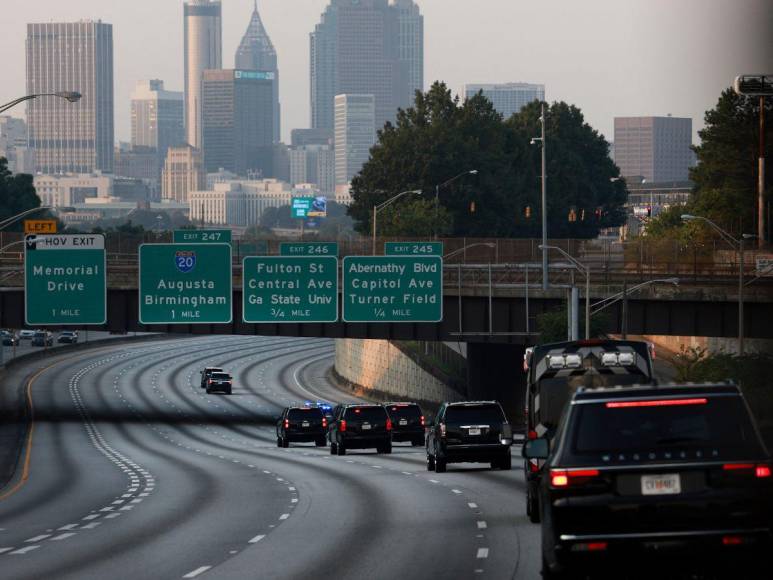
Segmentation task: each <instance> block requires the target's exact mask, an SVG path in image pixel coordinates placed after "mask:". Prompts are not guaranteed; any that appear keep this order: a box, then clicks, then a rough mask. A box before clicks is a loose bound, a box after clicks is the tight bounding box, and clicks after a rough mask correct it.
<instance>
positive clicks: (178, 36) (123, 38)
mask: <svg viewBox="0 0 773 580" xmlns="http://www.w3.org/2000/svg"><path fill="white" fill-rule="evenodd" d="M146 3H147V7H146V8H147V9H144V8H143V7H144V6H145V4H146ZM30 4H33V3H27V4H20V5H19V6H18V8H17V9H15V10H14V11H11V12H10V13H9V14H7V15H6V19H5V25H6V30H7V35H6V36H5V40H4V49H5V50H4V53H5V55H6V63H7V67H6V70H7V72H6V76H5V79H4V80H5V81H6V82H4V83H3V85H2V87H0V101H2V102H5V101H9V100H11V99H13V98H15V97H17V96H20V95H21V94H23V93H24V86H25V79H24V35H25V31H26V24H27V23H32V22H46V21H69V22H72V21H78V20H81V19H99V18H101V19H103V21H106V22H109V23H110V24H112V25H113V27H114V31H115V35H116V47H115V52H116V55H115V115H116V141H117V140H122V141H125V140H128V137H129V133H130V131H129V128H130V119H129V107H128V103H129V97H130V93H131V91H132V89H133V87H134V86H135V84H136V81H138V80H141V79H147V78H159V79H162V80H164V81H165V83H166V86H167V87H168V89H169V90H181V89H182V87H183V83H182V79H183V74H182V73H183V70H182V52H183V24H182V14H183V3H182V0H180V2H176V1H175V2H164V3H150V2H149V1H147V0H137V2H135V3H134V4H133V5H132V6H131V7H128V6H126V7H125V6H123V5H121V6H119V7H114V8H113V7H111V9H110V10H107V9H105V7H104V3H102V2H97V1H96V0H73V1H72V2H69V3H67V4H59V3H45V5H43V6H41V5H40V4H41V3H34V5H30ZM327 4H328V2H327V0H302V1H300V2H299V3H298V5H297V7H296V9H295V10H294V11H293V13H292V16H293V18H292V19H288V18H287V2H286V0H261V1H260V2H259V10H260V14H261V18H262V20H263V22H264V24H265V26H266V28H267V29H268V30H269V31H270V32H271V37H272V39H273V41H274V45H275V47H276V51H277V55H278V60H279V66H280V68H282V70H283V73H282V85H281V87H280V91H281V95H282V127H283V132H282V140H283V141H289V134H290V131H291V130H292V129H295V128H303V127H308V126H310V119H309V108H310V107H309V97H308V95H309V81H308V71H309V62H308V60H309V55H308V35H309V33H310V32H311V31H313V29H314V26H315V25H316V23H317V22H318V21H319V18H320V15H321V14H322V12H323V11H324V10H325V8H326V6H327ZM487 4H488V5H490V6H488V7H489V8H491V9H496V10H498V12H499V14H500V15H501V18H497V19H490V18H488V17H487V16H486V15H485V14H484V13H483V11H480V12H472V11H470V10H469V3H468V2H464V1H462V0H420V1H419V2H418V5H419V8H420V9H421V11H422V14H423V15H424V25H425V62H424V64H425V75H424V77H425V87H424V88H425V89H426V88H427V85H429V84H430V83H431V82H433V81H434V80H436V79H437V80H443V81H444V82H446V84H447V85H448V86H449V87H450V88H451V89H452V90H454V91H456V90H457V89H456V87H460V86H462V85H464V84H466V83H505V82H534V83H541V84H545V85H546V86H549V87H550V92H549V95H548V96H549V98H550V99H551V100H565V101H567V102H570V103H572V104H575V105H577V106H578V107H580V108H581V109H582V110H583V112H584V113H585V115H586V120H587V121H588V122H589V123H590V124H591V125H592V126H593V127H594V128H596V129H597V130H599V131H600V132H602V133H603V134H604V135H605V136H606V137H607V139H608V140H611V139H612V136H613V118H614V117H615V116H649V115H656V116H665V115H667V114H669V113H671V114H673V115H674V116H679V117H690V118H692V119H693V121H694V123H693V130H694V132H697V131H698V130H700V129H701V128H702V126H703V114H704V112H705V111H706V110H707V109H709V108H711V107H713V105H714V104H715V103H716V99H717V97H718V95H719V93H720V92H721V91H722V90H723V89H724V88H726V87H728V86H730V84H731V82H732V79H733V77H734V76H735V75H736V74H740V73H744V72H753V71H755V70H758V69H759V70H762V69H764V68H765V67H766V65H768V63H769V58H770V55H769V51H767V50H766V48H767V47H766V46H765V45H764V44H763V43H764V41H765V38H766V35H765V23H769V22H770V16H771V15H773V7H771V6H770V5H769V4H768V3H766V2H764V0H743V1H741V2H729V1H716V2H711V3H710V6H707V3H706V2H702V1H698V0H686V1H684V2H681V3H679V5H678V6H677V5H673V3H671V2H666V1H665V0H655V1H644V0H642V1H638V0H630V1H628V2H625V3H621V2H612V1H611V0H603V1H602V0H599V1H597V2H594V3H592V4H591V5H590V6H588V5H587V3H586V4H584V5H583V6H582V7H580V6H574V5H570V6H566V5H564V4H563V3H561V2H557V1H552V2H551V1H549V2H544V3H541V4H540V10H539V11H537V10H536V8H535V7H534V6H530V5H518V4H517V3H513V2H508V1H507V0H488V2H487ZM253 5H254V3H253V1H252V0H243V1H242V0H238V1H237V0H225V1H224V2H223V52H225V53H226V54H234V53H235V51H236V49H237V46H238V44H239V42H240V40H241V38H242V36H243V35H244V23H245V22H248V21H249V19H250V15H251V13H252V11H253ZM666 11H667V12H668V16H669V17H668V18H667V19H664V18H662V17H661V16H662V15H663V14H664V13H665V12H666ZM149 13H152V14H154V15H155V16H156V18H155V19H154V20H148V18H147V15H148V14H149ZM486 14H490V10H488V11H486ZM540 21H544V22H551V26H550V28H549V32H548V33H547V35H546V36H544V38H543V35H542V34H541V33H540V29H541V27H540V26H539V22H540ZM523 23H531V24H533V25H531V24H530V25H529V26H524V25H523ZM654 29H656V30H657V32H658V34H657V39H658V40H657V43H653V42H652V38H654V37H653V30H654ZM545 30H548V29H547V28H546V29H545ZM508 31H510V32H515V33H517V34H516V35H515V36H514V37H511V35H508V34H505V33H506V32H508ZM460 35H464V37H465V40H466V42H460ZM474 38H480V39H485V41H486V42H480V43H475V42H474V41H472V42H471V40H474ZM718 38H734V39H738V40H739V42H736V43H735V45H736V49H735V50H733V51H728V50H725V49H724V48H723V46H725V45H724V43H722V42H717V39H718ZM755 39H756V40H755ZM540 42H541V43H542V47H543V48H539V47H540ZM589 63H594V64H593V66H590V65H589ZM598 63H601V64H598ZM664 63H665V64H664ZM708 64H711V66H708ZM681 87H689V89H688V90H684V89H682V88H681ZM11 113H12V114H13V115H14V116H17V117H23V116H24V108H23V107H21V108H17V109H14V110H12V111H11ZM693 139H694V140H695V137H694V138H693Z"/></svg>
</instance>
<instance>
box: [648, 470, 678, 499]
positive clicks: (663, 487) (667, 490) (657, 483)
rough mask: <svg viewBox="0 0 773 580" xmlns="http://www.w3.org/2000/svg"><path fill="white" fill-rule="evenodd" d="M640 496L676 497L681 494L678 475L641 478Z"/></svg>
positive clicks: (668, 474) (669, 474)
mask: <svg viewBox="0 0 773 580" xmlns="http://www.w3.org/2000/svg"><path fill="white" fill-rule="evenodd" d="M641 493H642V495H676V494H679V493H682V482H681V479H680V477H679V474H678V473H664V474H662V475H642V476H641Z"/></svg>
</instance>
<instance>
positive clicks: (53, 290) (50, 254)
mask: <svg viewBox="0 0 773 580" xmlns="http://www.w3.org/2000/svg"><path fill="white" fill-rule="evenodd" d="M106 270H107V268H106V263H105V237H104V236H103V235H101V234H78V235H73V234H68V235H65V234H52V235H30V236H27V237H26V243H25V251H24V298H25V299H24V304H25V309H24V316H25V320H26V322H27V324H28V325H29V326H38V325H41V326H42V325H46V326H47V325H58V324H62V325H70V324H72V325H86V324H105V323H106V322H107V284H106V278H105V276H106Z"/></svg>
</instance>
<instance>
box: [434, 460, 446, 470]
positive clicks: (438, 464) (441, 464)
mask: <svg viewBox="0 0 773 580" xmlns="http://www.w3.org/2000/svg"><path fill="white" fill-rule="evenodd" d="M445 472H446V460H445V459H440V457H435V473H445Z"/></svg>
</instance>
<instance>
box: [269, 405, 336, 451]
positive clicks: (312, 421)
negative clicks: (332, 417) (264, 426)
mask: <svg viewBox="0 0 773 580" xmlns="http://www.w3.org/2000/svg"><path fill="white" fill-rule="evenodd" d="M326 435H327V418H326V417H325V415H324V413H323V412H322V409H320V408H319V407H285V409H284V411H282V415H281V416H280V417H279V421H277V423H276V446H277V447H289V445H290V443H291V442H293V441H299V442H311V441H313V442H314V443H316V445H317V447H324V446H325V445H326V444H327V441H326V438H325V437H326Z"/></svg>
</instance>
